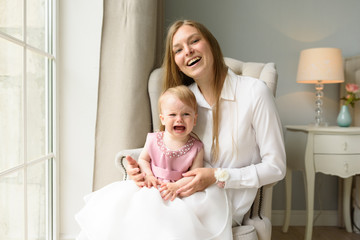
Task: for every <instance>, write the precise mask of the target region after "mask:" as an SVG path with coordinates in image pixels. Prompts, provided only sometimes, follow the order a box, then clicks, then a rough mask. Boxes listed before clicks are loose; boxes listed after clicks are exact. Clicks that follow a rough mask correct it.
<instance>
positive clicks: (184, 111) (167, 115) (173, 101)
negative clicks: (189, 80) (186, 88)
mask: <svg viewBox="0 0 360 240" xmlns="http://www.w3.org/2000/svg"><path fill="white" fill-rule="evenodd" d="M160 120H161V123H162V124H163V125H164V126H165V130H166V131H167V132H169V133H170V134H171V135H173V136H174V137H185V136H187V135H188V134H190V133H191V131H192V130H193V127H194V126H195V124H196V113H195V110H194V109H193V108H191V107H190V106H188V105H186V104H184V103H183V102H182V101H180V99H178V98H177V97H175V96H172V95H170V94H169V96H166V98H164V99H163V101H162V103H161V114H160Z"/></svg>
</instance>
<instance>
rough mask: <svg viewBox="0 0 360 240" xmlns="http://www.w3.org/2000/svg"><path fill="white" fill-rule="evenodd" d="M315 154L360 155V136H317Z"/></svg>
mask: <svg viewBox="0 0 360 240" xmlns="http://www.w3.org/2000/svg"><path fill="white" fill-rule="evenodd" d="M314 153H329V154H331V153H340V154H343V153H346V154H357V153H360V135H347V136H346V135H315V136H314Z"/></svg>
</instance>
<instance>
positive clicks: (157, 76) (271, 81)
mask: <svg viewBox="0 0 360 240" xmlns="http://www.w3.org/2000/svg"><path fill="white" fill-rule="evenodd" d="M225 63H226V65H228V66H229V67H230V69H232V70H233V71H234V72H235V73H236V74H238V75H245V76H251V77H255V78H258V79H261V80H263V81H264V82H265V83H266V84H267V86H268V87H269V88H270V89H271V90H272V92H273V94H274V96H275V93H276V86H277V71H276V68H275V64H274V63H266V64H265V63H254V62H247V63H246V62H241V61H238V60H235V59H232V58H225ZM161 74H162V69H161V68H158V69H155V70H154V71H153V72H152V73H151V75H150V78H149V85H148V90H149V97H150V103H151V112H152V123H153V130H154V131H156V130H158V127H159V126H160V120H159V114H158V108H157V101H158V98H159V96H160V93H161V86H162V84H161V81H162V77H161ZM140 152H141V148H138V149H130V150H123V151H121V152H119V153H118V154H117V155H116V158H115V164H116V166H117V167H118V168H119V169H120V170H121V171H122V172H123V174H124V180H125V179H127V174H126V171H125V169H126V161H124V159H125V156H126V155H130V156H132V157H133V158H134V159H138V157H139V154H140ZM272 187H273V185H268V186H264V187H262V188H261V189H260V190H259V191H258V195H257V197H256V199H255V201H254V203H253V207H252V209H251V210H250V211H249V212H248V213H247V215H246V216H245V218H244V222H243V226H241V227H236V228H234V229H233V232H234V240H235V239H236V240H243V239H244V240H245V239H246V240H256V239H259V240H270V239H271V204H272ZM254 228H255V230H256V231H254Z"/></svg>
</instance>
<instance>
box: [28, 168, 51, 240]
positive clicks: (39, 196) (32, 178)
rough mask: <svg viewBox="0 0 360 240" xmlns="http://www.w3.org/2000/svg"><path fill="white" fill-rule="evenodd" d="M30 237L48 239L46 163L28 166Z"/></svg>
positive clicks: (30, 238)
mask: <svg viewBox="0 0 360 240" xmlns="http://www.w3.org/2000/svg"><path fill="white" fill-rule="evenodd" d="M27 174H28V175H27V176H28V181H27V193H28V239H29V240H40V239H41V240H43V239H46V212H45V210H46V202H47V201H46V196H47V194H46V184H45V181H46V163H45V162H41V163H38V164H35V165H33V166H31V167H29V168H28V173H27Z"/></svg>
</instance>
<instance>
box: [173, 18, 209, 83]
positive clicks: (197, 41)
mask: <svg viewBox="0 0 360 240" xmlns="http://www.w3.org/2000/svg"><path fill="white" fill-rule="evenodd" d="M172 48H173V49H172V50H173V53H174V60H175V63H176V65H177V66H178V67H179V69H180V71H181V72H183V73H184V74H185V75H187V76H189V77H191V78H193V79H194V80H195V81H198V80H200V79H202V78H203V79H209V77H213V64H214V58H213V55H212V52H211V48H210V44H209V43H208V41H207V40H206V39H205V38H204V37H203V36H202V35H201V33H200V32H199V31H198V30H197V29H196V28H194V27H192V26H190V25H183V26H181V27H180V28H179V29H178V30H177V31H176V32H175V34H174V36H173V44H172Z"/></svg>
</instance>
